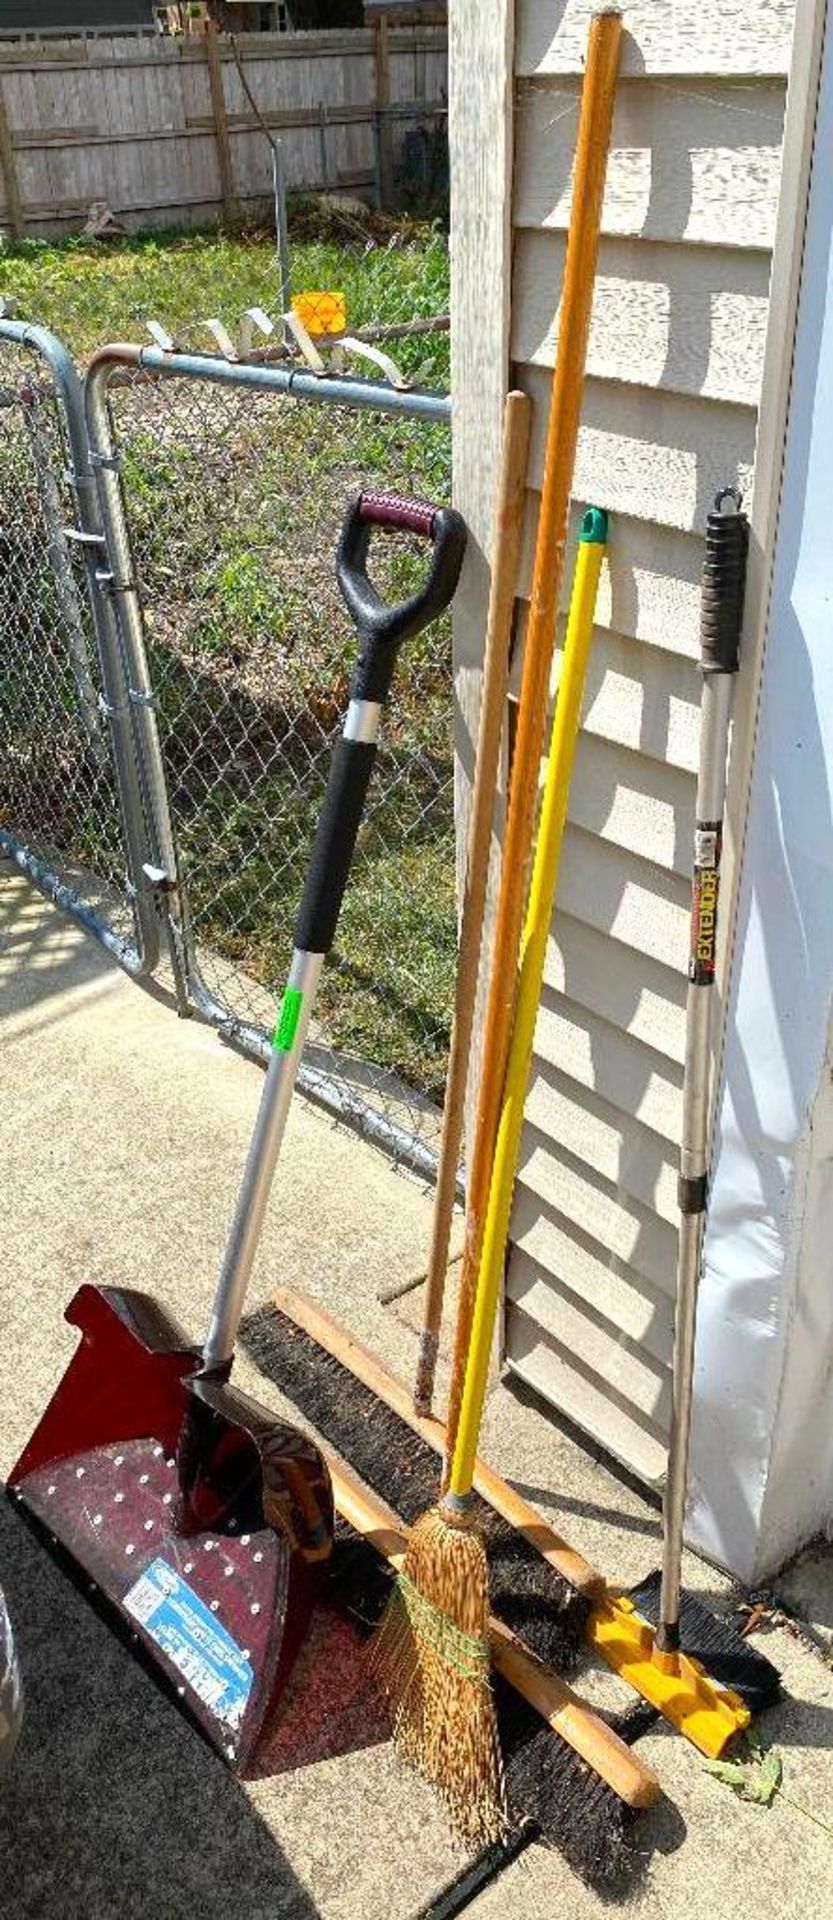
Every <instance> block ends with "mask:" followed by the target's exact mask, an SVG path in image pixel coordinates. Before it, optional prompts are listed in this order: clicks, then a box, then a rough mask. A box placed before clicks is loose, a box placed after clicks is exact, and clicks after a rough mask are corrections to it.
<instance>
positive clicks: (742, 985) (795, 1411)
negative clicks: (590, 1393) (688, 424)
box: [687, 23, 833, 1581]
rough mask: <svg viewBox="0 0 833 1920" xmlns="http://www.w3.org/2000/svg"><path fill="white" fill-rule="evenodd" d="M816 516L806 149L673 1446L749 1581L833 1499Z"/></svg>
mask: <svg viewBox="0 0 833 1920" xmlns="http://www.w3.org/2000/svg"><path fill="white" fill-rule="evenodd" d="M832 39H833V35H831V33H830V30H829V23H828V33H827V44H826V48H825V52H824V57H823V63H822V72H821V86H820V92H819V107H818V120H817V124H816V143H815V151H816V153H817V154H820V155H822V156H825V155H826V154H829V152H830V148H831V143H832V142H833V48H832V47H831V40H832ZM813 104H814V100H813V98H809V97H808V99H807V101H806V111H807V113H808V114H810V113H811V112H812V108H813ZM797 212H798V217H799V218H800V217H801V209H798V210H797ZM790 346H791V342H788V341H785V350H786V351H789V348H790ZM831 527H833V174H831V171H830V168H829V166H828V165H827V164H826V163H823V164H821V165H819V166H817V167H816V168H815V169H814V171H813V174H812V179H811V188H810V198H809V204H808V216H807V230H806V246H805V254H804V268H803V272H802V277H801V289H800V298H799V306H798V320H797V326H796V331H795V352H794V358H793V367H792V384H791V394H790V406H789V416H788V421H787V431H786V443H785V455H784V466H783V484H782V489H781V503H780V510H779V516H778V525H777V533H776V537H775V542H774V549H773V571H772V583H771V592H770V596H769V612H768V618H767V634H766V652H765V657H764V662H763V668H762V676H761V683H760V705H759V711H758V726H757V736H756V741H755V748H754V758H753V762H752V771H751V780H750V786H749V805H748V824H747V834H746V843H745V847H744V852H743V861H742V869H741V873H740V880H739V889H738V902H737V912H736V923H735V942H734V954H735V961H734V967H733V973H732V977H731V980H730V982H729V992H728V999H727V1017H726V1028H725V1040H724V1053H723V1077H722V1084H721V1089H720V1097H719V1103H718V1125H717V1130H716V1150H715V1155H714V1173H713V1180H712V1192H711V1201H710V1213H709V1222H708V1228H707V1235H706V1247H705V1258H704V1271H703V1280H702V1286H701V1302H700V1316H699V1326H698V1346H697V1375H696V1401H695V1419H694V1427H693V1432H692V1451H691V1497H690V1502H689V1520H688V1529H687V1532H688V1538H689V1540H690V1542H691V1544H692V1545H693V1546H695V1547H697V1548H699V1549H700V1550H701V1551H702V1552H704V1553H706V1554H707V1556H708V1557H709V1558H710V1559H713V1560H715V1561H717V1562H718V1563H719V1564H720V1565H723V1566H726V1567H729V1568H730V1569H731V1570H732V1571H733V1572H734V1573H736V1574H738V1575H740V1576H741V1577H742V1578H744V1579H746V1580H750V1581H753V1580H755V1579H759V1578H761V1577H763V1576H764V1575H766V1574H768V1573H770V1572H772V1571H773V1570H774V1569H775V1568H776V1567H777V1566H779V1565H780V1564H782V1563H783V1561H784V1560H785V1559H786V1558H788V1557H789V1555H790V1554H791V1553H792V1552H794V1551H795V1550H796V1549H797V1548H798V1547H799V1546H800V1545H801V1544H802V1543H803V1542H804V1541H806V1540H807V1539H810V1538H812V1537H813V1535H814V1534H816V1533H818V1532H819V1531H824V1530H825V1529H826V1528H827V1527H828V1526H829V1524H830V1519H831V1515H833V1287H831V1284H830V1270H831V1244H832V1243H833V1204H831V1203H833V1084H831V1049H833V1038H831V1035H832V1034H833V792H832V791H831V789H833V647H831V643H830V628H831V608H833V564H832V563H831V552H832V551H833V549H831V536H830V529H831Z"/></svg>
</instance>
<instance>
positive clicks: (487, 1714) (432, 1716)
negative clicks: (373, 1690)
mask: <svg viewBox="0 0 833 1920" xmlns="http://www.w3.org/2000/svg"><path fill="white" fill-rule="evenodd" d="M488 1628H489V1580H488V1567H487V1562H486V1553H485V1549H484V1546H483V1541H482V1539H481V1538H480V1535H479V1533H478V1531H477V1529H476V1528H475V1527H474V1526H473V1525H472V1523H471V1521H470V1520H469V1519H468V1518H467V1517H466V1516H465V1514H457V1513H455V1512H454V1511H453V1509H452V1508H450V1507H449V1506H448V1505H446V1503H443V1504H442V1506H439V1507H433V1508H431V1509H430V1510H429V1512H427V1513H425V1514H423V1515H422V1516H421V1518H420V1519H419V1520H418V1521H417V1522H416V1525H415V1526H414V1527H413V1529H412V1531H411V1534H410V1538H409V1541H408V1551H407V1554H406V1556H405V1564H404V1567H403V1569H402V1572H401V1573H400V1575H399V1577H398V1579H397V1581H396V1584H395V1587H394V1590H393V1594H392V1596H391V1599H390V1602H389V1604H388V1607H387V1609H386V1611H385V1613H384V1615H383V1616H382V1619H381V1621H380V1623H379V1626H378V1628H377V1630H376V1634H375V1636H374V1639H373V1642H372V1646H371V1668H372V1671H373V1672H374V1673H375V1675H376V1678H377V1679H378V1681H379V1683H380V1685H381V1687H382V1689H383V1691H384V1692H385V1694H386V1695H387V1697H388V1700H389V1702H390V1706H391V1713H392V1720H393V1738H394V1744H395V1746H396V1749H397V1751H398V1753H399V1754H400V1755H401V1756H402V1758H403V1759H404V1760H406V1761H408V1763H409V1764H410V1765H411V1766H413V1767H415V1768H416V1769H417V1771H418V1772H419V1773H421V1774H423V1775H424V1776H425V1778H426V1779H428V1780H430V1781H431V1783H432V1785H433V1786H435V1787H436V1788H437V1790H438V1792H439V1794H440V1796H441V1798H442V1801H443V1803H444V1805H445V1808H446V1811H447V1813H448V1816H449V1819H450V1821H451V1824H452V1826H453V1827H454V1829H455V1831H456V1832H457V1833H458V1834H459V1835H460V1838H461V1839H462V1840H465V1841H467V1842H469V1843H470V1844H473V1845H483V1844H485V1843H486V1842H488V1841H490V1840H496V1839H498V1838H499V1837H500V1835H501V1834H502V1833H503V1832H504V1831H505V1827H506V1819H505V1810H504V1787H503V1771H502V1766H501V1758H500V1745H499V1741H498V1733H497V1721H496V1717H495V1706H494V1700H493V1697H492V1690H491V1685H490V1678H489V1666H490V1660H489V1637H488Z"/></svg>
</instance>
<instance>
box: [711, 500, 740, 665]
mask: <svg viewBox="0 0 833 1920" xmlns="http://www.w3.org/2000/svg"><path fill="white" fill-rule="evenodd" d="M729 492H731V496H732V499H733V500H734V501H735V503H736V510H735V512H734V513H724V512H722V511H721V508H722V503H723V501H724V500H725V499H726V498H727V497H728V496H727V494H726V493H724V494H718V496H717V499H716V501H715V503H714V507H713V509H712V512H711V513H710V514H709V516H708V519H707V521H706V558H705V561H704V563H703V580H702V592H701V603H700V604H701V612H700V664H701V666H702V669H703V672H704V673H737V670H738V649H739V647H740V630H741V622H742V620H743V596H744V590H745V587H746V553H747V548H748V545H749V522H748V520H747V518H746V515H745V514H744V513H741V512H740V494H737V493H735V492H734V490H733V489H729Z"/></svg>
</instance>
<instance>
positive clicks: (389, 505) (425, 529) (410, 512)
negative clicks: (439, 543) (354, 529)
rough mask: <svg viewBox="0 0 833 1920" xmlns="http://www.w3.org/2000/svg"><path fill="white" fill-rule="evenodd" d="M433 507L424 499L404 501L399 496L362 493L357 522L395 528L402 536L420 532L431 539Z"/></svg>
mask: <svg viewBox="0 0 833 1920" xmlns="http://www.w3.org/2000/svg"><path fill="white" fill-rule="evenodd" d="M436 517H437V508H436V507H432V506H431V504H430V501H428V500H406V499H405V498H404V496H403V495H402V494H401V493H372V492H368V493H362V494H360V495H359V519H360V520H370V521H372V522H373V523H374V525H375V526H378V527H396V528H398V529H399V530H400V532H403V533H421V534H422V535H423V536H424V538H425V539H426V540H431V539H433V536H434V521H435V520H436Z"/></svg>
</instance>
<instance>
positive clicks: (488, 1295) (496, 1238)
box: [448, 507, 607, 1499]
mask: <svg viewBox="0 0 833 1920" xmlns="http://www.w3.org/2000/svg"><path fill="white" fill-rule="evenodd" d="M606 543H607V515H606V514H605V513H603V512H602V510H601V508H599V507H590V508H589V509H588V511H587V513H586V514H585V515H584V519H583V521H582V527H581V538H580V541H579V549H578V556H577V559H576V570H575V576H574V579H573V592H572V597H571V601H570V614H569V618H568V621H567V635H566V639H565V642H564V660H563V664H562V669H561V678H560V681H559V684H558V699H557V701H556V707H555V718H554V720H553V727H552V737H551V741H550V752H549V759H548V762H547V775H546V781H545V785H544V798H543V801H542V805H541V819H540V824H539V828H538V840H537V845H536V848H535V864H534V867H533V870H532V883H531V887H530V893H529V906H528V908H527V915H526V924H525V926H524V931H523V940H522V943H521V959H520V967H519V973H518V992H517V999H516V1003H515V1021H514V1026H513V1029H512V1042H511V1047H510V1050H509V1059H508V1063H507V1068H506V1081H505V1085H504V1090H503V1099H502V1101H501V1110H500V1121H499V1124H498V1133H497V1142H496V1147H495V1158H494V1162H493V1166H492V1174H491V1181H490V1185H489V1201H488V1206H487V1209H486V1224H485V1228H484V1233H483V1251H482V1253H481V1257H480V1268H479V1271H478V1276H477V1292H476V1295H475V1302H474V1313H473V1317H472V1334H471V1344H470V1346H469V1355H468V1361H467V1364H466V1375H465V1381H464V1384H463V1397H462V1401H461V1405H460V1421H459V1425H458V1428H457V1438H456V1442H455V1446H454V1456H453V1460H452V1465H451V1475H450V1478H449V1484H448V1491H449V1493H450V1494H451V1495H452V1496H456V1497H457V1498H458V1499H459V1498H465V1497H466V1495H467V1494H469V1493H470V1492H471V1489H472V1482H473V1479H474V1462H475V1456H476V1453H477V1442H478V1437H479V1433H480V1422H481V1418H482V1415H483V1402H484V1399H485V1395H486V1382H487V1380H488V1377H489V1356H490V1354H491V1350H492V1335H493V1333H494V1326H495V1315H496V1313H497V1304H498V1299H499V1296H500V1282H501V1275H502V1273H503V1260H504V1249H505V1247H506V1237H507V1234H508V1232H509V1215H510V1211H511V1206H512V1192H513V1188H514V1184H515V1169H516V1167H517V1163H518V1152H519V1149H520V1143H521V1129H522V1126H523V1115H524V1104H525V1099H526V1083H527V1077H528V1074H529V1062H530V1057H531V1054H532V1042H533V1038H534V1034H535V1021H536V1018H537V1014H538V1002H539V999H540V995H541V981H542V978H543V973H544V960H545V957H546V951H547V935H548V933H549V929H550V922H551V920H552V911H553V904H554V901H555V889H556V885H557V882H558V866H559V860H560V855H561V843H562V841H563V838H564V822H565V820H566V817H567V800H568V796H569V792H570V777H571V774H572V770H573V760H574V758H575V750H576V740H577V737H578V730H579V722H580V720H581V703H582V698H583V694H584V679H585V673H586V670H587V660H588V656H589V653H590V642H591V639H592V636H593V616H594V613H595V608H596V593H597V589H598V584H599V573H600V571H601V564H602V559H603V557H604V553H605V547H606Z"/></svg>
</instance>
